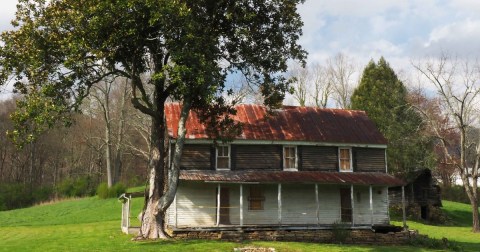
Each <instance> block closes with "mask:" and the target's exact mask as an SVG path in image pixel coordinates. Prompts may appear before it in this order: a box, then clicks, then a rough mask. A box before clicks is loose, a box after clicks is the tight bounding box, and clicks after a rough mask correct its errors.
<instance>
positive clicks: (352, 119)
mask: <svg viewBox="0 0 480 252" xmlns="http://www.w3.org/2000/svg"><path fill="white" fill-rule="evenodd" d="M180 108H181V107H180V104H178V103H169V104H166V106H165V114H166V119H167V127H168V132H169V135H170V136H171V137H173V138H176V137H177V136H178V134H177V128H178V121H179V117H180ZM235 108H236V109H237V114H236V115H235V116H233V119H234V120H236V121H237V122H241V123H242V125H243V131H242V134H241V135H240V136H238V137H237V139H244V140H273V141H307V142H327V143H352V144H382V145H385V144H387V140H386V139H385V137H384V136H383V135H382V134H381V133H380V131H379V130H378V129H377V128H376V126H375V124H374V123H373V122H372V121H371V120H370V119H369V118H368V117H367V114H366V113H365V112H364V111H359V110H344V109H320V108H315V107H295V106H284V107H283V108H282V109H280V110H276V111H275V113H274V116H270V117H266V115H267V109H266V108H265V107H264V106H260V105H253V104H241V105H238V106H236V107H235ZM186 127H187V134H186V138H187V139H209V136H208V135H207V133H206V130H205V127H204V126H203V125H202V124H201V123H200V120H199V118H198V116H197V114H196V113H195V111H192V112H191V113H190V116H189V118H188V120H187V123H186Z"/></svg>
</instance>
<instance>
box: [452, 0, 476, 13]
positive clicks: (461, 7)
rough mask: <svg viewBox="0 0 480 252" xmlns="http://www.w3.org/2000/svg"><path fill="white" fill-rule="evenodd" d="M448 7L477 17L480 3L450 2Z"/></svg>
mask: <svg viewBox="0 0 480 252" xmlns="http://www.w3.org/2000/svg"><path fill="white" fill-rule="evenodd" d="M450 6H452V7H453V8H455V9H457V10H458V11H461V12H467V13H470V14H473V15H474V16H478V13H479V12H480V1H478V0H452V1H451V3H450Z"/></svg>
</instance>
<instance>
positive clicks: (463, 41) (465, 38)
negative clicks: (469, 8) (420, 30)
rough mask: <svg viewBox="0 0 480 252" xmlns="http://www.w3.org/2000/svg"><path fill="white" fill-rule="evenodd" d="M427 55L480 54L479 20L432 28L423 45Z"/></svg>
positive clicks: (466, 20) (462, 21)
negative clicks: (447, 53) (445, 53)
mask: <svg viewBox="0 0 480 252" xmlns="http://www.w3.org/2000/svg"><path fill="white" fill-rule="evenodd" d="M423 47H424V48H423V49H424V50H425V51H426V52H428V53H429V54H432V53H438V52H439V51H446V52H449V53H453V54H458V55H459V56H472V54H478V53H479V52H480V20H478V19H477V20H471V19H465V20H461V21H458V22H454V23H450V24H446V25H442V26H438V27H436V28H434V29H433V30H432V31H431V32H430V34H429V37H428V40H427V41H426V42H425V43H424V45H423Z"/></svg>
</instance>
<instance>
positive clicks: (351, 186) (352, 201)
mask: <svg viewBox="0 0 480 252" xmlns="http://www.w3.org/2000/svg"><path fill="white" fill-rule="evenodd" d="M350 201H351V203H350V204H352V227H353V226H355V213H354V209H355V207H354V205H355V200H354V199H353V185H350Z"/></svg>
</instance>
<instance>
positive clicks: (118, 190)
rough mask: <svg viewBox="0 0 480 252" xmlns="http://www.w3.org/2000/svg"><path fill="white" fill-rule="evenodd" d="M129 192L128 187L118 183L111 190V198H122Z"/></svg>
mask: <svg viewBox="0 0 480 252" xmlns="http://www.w3.org/2000/svg"><path fill="white" fill-rule="evenodd" d="M126 191H127V187H126V186H125V185H123V184H122V183H116V184H115V185H113V186H112V188H110V192H109V195H110V198H116V197H118V196H120V195H121V194H122V193H125V192H126Z"/></svg>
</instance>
